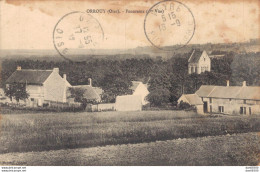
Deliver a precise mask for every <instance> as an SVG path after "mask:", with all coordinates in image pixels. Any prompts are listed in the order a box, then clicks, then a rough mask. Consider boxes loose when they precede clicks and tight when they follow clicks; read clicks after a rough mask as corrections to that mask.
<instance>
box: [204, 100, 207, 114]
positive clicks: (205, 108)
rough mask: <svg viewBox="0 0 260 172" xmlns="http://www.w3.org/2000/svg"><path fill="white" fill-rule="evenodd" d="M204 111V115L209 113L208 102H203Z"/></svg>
mask: <svg viewBox="0 0 260 172" xmlns="http://www.w3.org/2000/svg"><path fill="white" fill-rule="evenodd" d="M203 111H204V113H207V112H208V102H203Z"/></svg>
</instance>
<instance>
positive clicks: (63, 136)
mask: <svg viewBox="0 0 260 172" xmlns="http://www.w3.org/2000/svg"><path fill="white" fill-rule="evenodd" d="M0 125H1V126H0V127H1V137H0V164H3V165H4V164H14V165H24V164H25V165H257V164H258V158H259V154H260V147H259V145H260V144H259V138H258V137H259V135H258V134H257V133H258V132H259V131H260V116H200V115H197V114H195V113H192V112H184V111H143V112H101V113H87V112H80V113H37V114H4V115H1V123H0ZM130 150H131V151H130ZM31 151H33V152H31ZM134 152H136V153H134ZM64 155H66V156H64ZM76 156H79V157H76ZM73 157H74V158H73Z"/></svg>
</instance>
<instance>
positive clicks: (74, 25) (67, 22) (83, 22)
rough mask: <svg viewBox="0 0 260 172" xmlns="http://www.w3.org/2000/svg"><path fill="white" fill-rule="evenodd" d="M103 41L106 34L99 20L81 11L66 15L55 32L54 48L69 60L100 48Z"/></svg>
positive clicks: (55, 28)
mask: <svg viewBox="0 0 260 172" xmlns="http://www.w3.org/2000/svg"><path fill="white" fill-rule="evenodd" d="M103 39H104V32H103V29H102V27H101V25H100V23H99V22H98V20H97V19H95V18H94V17H93V16H91V15H90V14H87V13H84V12H79V11H75V12H71V13H68V14H66V15H64V16H63V17H62V18H61V19H60V20H59V21H58V23H57V24H56V25H55V27H54V30H53V43H54V47H55V49H56V50H57V51H58V53H59V54H60V55H61V56H62V57H64V58H65V59H68V60H74V59H75V57H77V56H78V55H79V54H86V53H89V52H91V51H93V50H94V49H97V48H99V47H100V43H101V42H103Z"/></svg>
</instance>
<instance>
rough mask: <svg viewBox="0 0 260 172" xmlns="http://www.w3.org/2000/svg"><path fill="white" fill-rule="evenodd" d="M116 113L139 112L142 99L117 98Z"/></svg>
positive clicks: (130, 96)
mask: <svg viewBox="0 0 260 172" xmlns="http://www.w3.org/2000/svg"><path fill="white" fill-rule="evenodd" d="M115 104H116V105H115V109H116V111H141V110H142V99H141V95H124V96H117V97H116V103H115Z"/></svg>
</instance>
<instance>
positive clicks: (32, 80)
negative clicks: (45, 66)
mask: <svg viewBox="0 0 260 172" xmlns="http://www.w3.org/2000/svg"><path fill="white" fill-rule="evenodd" d="M52 72H53V71H52V70H31V69H22V70H16V71H15V72H14V73H13V74H12V75H11V76H10V77H9V78H8V79H7V80H6V83H7V84H10V83H27V84H33V85H42V84H43V83H44V82H45V81H46V79H47V78H48V77H49V76H50V74H51V73H52Z"/></svg>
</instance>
